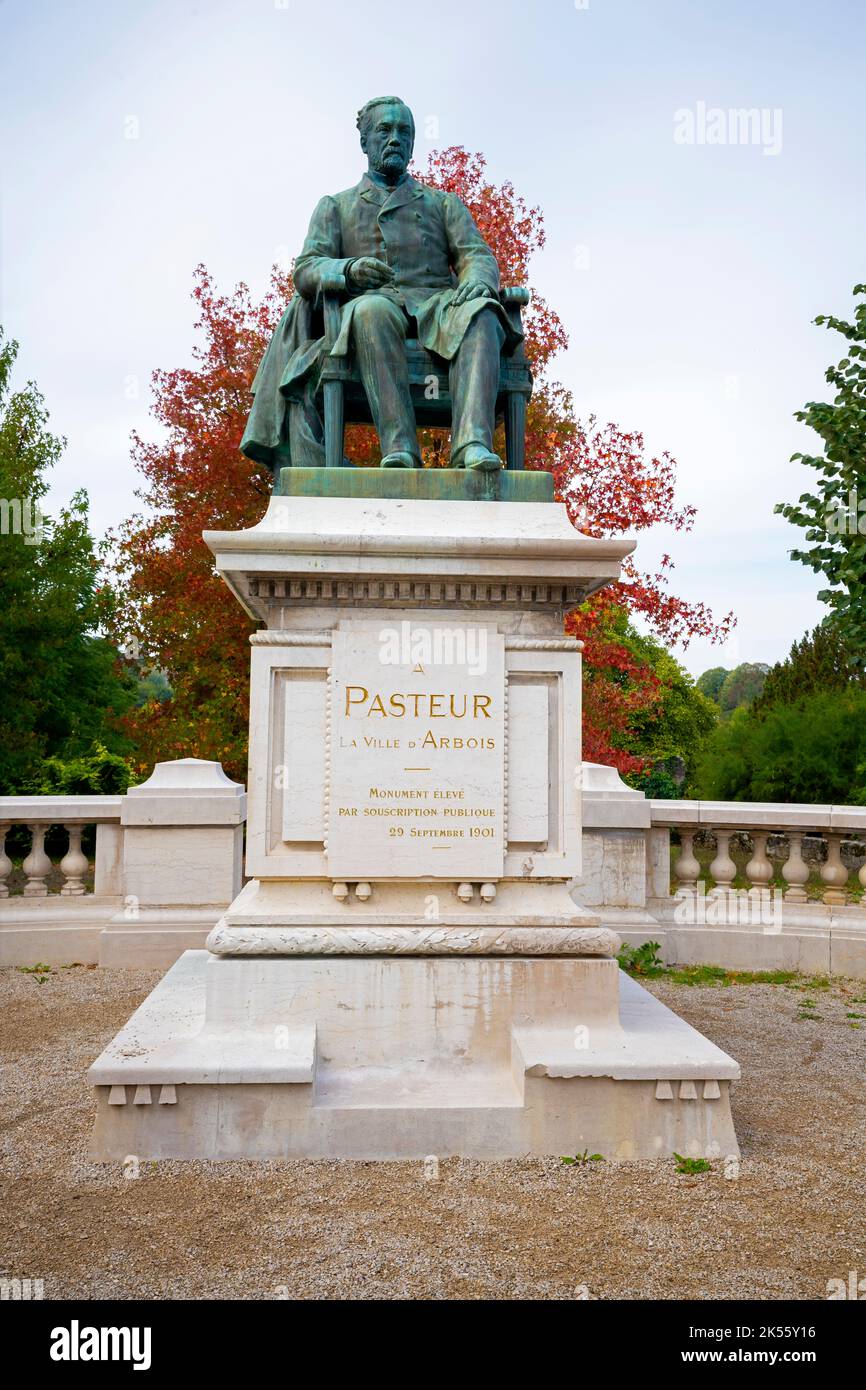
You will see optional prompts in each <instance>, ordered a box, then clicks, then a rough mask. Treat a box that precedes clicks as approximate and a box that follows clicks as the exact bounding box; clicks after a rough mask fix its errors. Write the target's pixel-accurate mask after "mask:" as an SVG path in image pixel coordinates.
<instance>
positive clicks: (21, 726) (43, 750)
mask: <svg viewBox="0 0 866 1390" xmlns="http://www.w3.org/2000/svg"><path fill="white" fill-rule="evenodd" d="M17 351H18V345H17V343H15V342H14V341H12V340H5V339H4V338H3V335H2V330H0V614H2V621H0V670H2V673H3V699H2V702H0V792H6V793H14V792H17V791H21V790H25V789H26V784H27V783H28V781H29V780H31V779H32V778H33V776H34V775H36V772H37V770H38V766H39V764H40V763H41V762H42V760H43V759H44V758H46V757H50V756H52V755H60V756H71V755H75V754H79V753H85V752H89V751H90V750H91V749H92V748H93V746H94V744H95V743H97V742H100V741H101V742H102V743H103V744H104V745H105V747H106V749H107V750H108V751H110V752H114V753H121V754H122V753H123V752H125V751H126V750H127V748H128V747H129V745H128V741H127V740H126V738H125V737H123V736H121V735H120V734H119V733H118V732H117V730H116V728H115V725H114V721H115V719H116V717H118V716H119V715H121V714H122V713H123V712H124V711H125V710H126V709H127V708H128V707H129V705H130V704H131V702H132V699H133V698H134V694H133V692H134V684H133V681H132V679H131V677H130V676H129V675H128V674H127V673H126V671H125V669H124V667H123V663H122V662H120V661H119V659H118V656H117V653H116V651H115V650H114V648H113V647H111V646H110V645H109V644H108V642H106V641H105V640H104V639H103V638H100V637H99V636H98V635H97V631H98V627H99V623H100V619H101V616H102V614H103V611H104V605H105V602H106V597H107V596H105V595H103V594H100V592H99V590H98V587H97V561H96V556H95V552H94V545H93V539H92V537H91V535H90V532H89V530H88V513H87V494H86V493H85V492H76V493H75V495H74V496H73V497H72V499H71V501H70V503H69V505H68V507H65V508H60V509H59V511H58V513H57V515H56V517H54V518H51V517H48V516H45V515H43V514H42V512H41V504H42V502H43V499H44V497H45V494H46V492H47V490H48V480H47V474H48V473H49V470H50V469H51V468H52V467H53V466H54V464H56V462H57V460H58V459H59V458H60V455H61V453H62V451H63V447H64V441H63V440H62V439H59V438H58V437H56V436H55V435H53V434H52V433H51V432H50V430H49V429H48V423H47V422H48V414H47V412H46V410H45V405H44V402H43V400H42V397H41V395H40V394H39V392H38V391H37V389H36V387H35V385H34V384H33V383H32V382H28V383H27V384H26V385H25V386H24V388H23V389H22V390H19V391H13V390H12V389H11V385H10V378H11V373H12V369H13V366H14V363H15V358H16V355H17Z"/></svg>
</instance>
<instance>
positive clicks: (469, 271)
mask: <svg viewBox="0 0 866 1390" xmlns="http://www.w3.org/2000/svg"><path fill="white" fill-rule="evenodd" d="M359 256H375V257H376V258H377V259H378V260H382V261H385V262H387V264H388V265H389V266H390V267H391V269H392V270H393V271H394V279H393V281H391V282H390V283H389V284H388V285H385V286H383V287H382V288H381V289H377V290H366V291H363V290H359V289H353V288H352V287H351V286H350V287H349V288H348V289H347V292H346V293H347V301H346V303H345V304H344V306H343V312H342V319H341V324H340V332H339V335H338V337H337V340H336V342H335V344H334V346H333V348H332V349H331V353H332V355H333V356H335V357H342V356H345V355H347V354H348V352H349V350H350V345H351V336H350V335H351V324H352V316H353V314H354V310H355V305H356V304H357V302H358V300H359V299H360V298H361V296H362V295H363V294H365V293H366V294H383V295H386V296H387V297H388V298H390V299H393V300H395V301H396V302H397V303H398V304H401V305H402V306H403V307H404V308H405V310H406V312H407V314H409V315H410V317H412V318H414V319H415V320H416V322H417V325H418V338H419V340H420V342H421V343H422V345H423V346H424V347H425V348H426V349H427V350H428V352H432V353H435V354H436V355H437V356H438V357H441V358H443V359H444V360H445V361H450V360H451V358H452V357H454V355H455V354H456V352H457V349H458V348H459V347H460V344H461V343H462V341H463V337H464V334H465V333H466V330H467V328H468V327H469V324H470V323H471V322H472V320H473V318H474V317H475V315H476V314H478V313H480V312H481V311H482V310H485V309H486V310H487V311H488V312H495V313H496V314H497V315H498V316H499V319H500V321H501V323H502V326H503V328H504V329H505V331H506V347H505V351H506V352H510V351H511V350H513V348H514V347H515V346H516V344H517V342H518V341H519V338H518V336H517V334H516V333H515V331H514V329H513V328H512V326H511V324H510V323H509V321H508V318H507V316H506V314H505V311H504V309H503V308H502V306H501V304H500V303H499V300H498V297H497V298H493V299H489V298H482V297H478V298H476V299H470V300H467V301H465V302H464V303H463V304H454V303H453V299H454V295H455V293H456V290H457V289H458V288H459V287H460V286H461V285H464V284H466V283H468V282H471V283H473V284H484V285H487V286H488V288H489V289H490V290H492V291H493V294H494V296H498V291H499V267H498V265H497V263H496V257H495V256H494V255H493V252H492V251H491V250H490V248H489V246H488V245H487V243H486V242H485V241H484V238H483V237H482V235H481V233H480V232H479V230H478V228H477V227H476V225H475V223H474V222H473V220H472V217H471V215H470V213H469V210H468V208H467V207H466V206H465V204H464V203H462V202H461V201H460V199H459V198H458V197H457V196H456V194H454V193H446V192H443V191H442V190H441V189H438V188H429V187H428V186H427V185H426V184H422V183H419V182H418V180H417V179H413V178H412V177H411V176H409V175H406V176H405V177H404V178H403V179H402V180H401V182H400V183H399V184H398V185H397V187H396V188H395V189H393V190H388V189H386V188H381V187H380V186H379V185H378V184H377V183H376V182H375V181H374V180H373V179H371V178H370V176H369V175H368V174H365V175H364V177H363V178H362V179H361V181H360V183H358V184H356V186H355V187H354V188H349V189H346V190H345V192H343V193H337V194H334V195H333V196H328V197H325V198H322V200H321V202H320V203H319V204H318V206H317V208H316V210H315V212H314V213H313V217H312V220H311V222H310V229H309V231H308V233H307V238H306V241H305V242H304V247H303V250H302V251H301V254H300V256H299V257H298V259H297V261H296V263H295V271H294V275H295V287H296V289H297V291H298V293H297V294H296V295H295V297H294V298H293V299H292V301H291V303H290V304H289V306H288V308H287V309H286V312H285V313H284V314H283V317H282V319H281V320H280V323H279V324H278V325H277V329H276V331H275V333H274V335H273V338H272V339H271V342H270V344H269V346H268V349H267V351H266V353H265V355H264V357H263V358H262V361H261V364H260V366H259V370H258V372H257V373H256V378H255V381H254V382H253V387H252V389H253V392H254V396H255V399H254V403H253V408H252V410H251V411H250V416H249V420H248V421H247V428H246V431H245V433H244V437H243V441H242V443H241V449H242V450H243V452H244V453H245V454H246V455H247V456H248V457H249V458H253V459H257V460H258V461H259V462H262V463H267V464H268V465H269V466H270V467H274V466H276V464H277V463H278V462H284V463H288V462H289V461H291V463H293V464H294V465H295V466H296V467H300V466H305V467H315V466H321V465H322V464H323V463H324V447H323V433H322V426H321V420H320V419H319V416H318V412H317V410H316V405H315V386H316V379H317V376H318V371H317V368H318V366H319V364H320V362H321V359H322V356H323V355H324V352H325V351H326V345H325V342H324V339H323V337H322V327H321V314H320V313H319V312H318V311H319V307H320V306H319V298H320V292H321V285H322V279H323V277H324V276H325V275H328V274H331V275H332V274H334V273H340V274H345V273H346V268H347V266H348V264H349V262H350V261H352V260H354V259H355V258H356V257H359Z"/></svg>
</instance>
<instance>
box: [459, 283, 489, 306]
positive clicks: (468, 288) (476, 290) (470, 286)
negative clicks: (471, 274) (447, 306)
mask: <svg viewBox="0 0 866 1390" xmlns="http://www.w3.org/2000/svg"><path fill="white" fill-rule="evenodd" d="M493 297H494V295H493V290H492V289H491V288H490V286H489V285H485V284H484V283H483V281H481V280H467V282H466V284H465V285H461V286H460V288H459V290H458V291H457V293H456V294H455V296H454V298H453V299H452V301H451V303H452V304H466V303H468V301H469V300H470V299H493Z"/></svg>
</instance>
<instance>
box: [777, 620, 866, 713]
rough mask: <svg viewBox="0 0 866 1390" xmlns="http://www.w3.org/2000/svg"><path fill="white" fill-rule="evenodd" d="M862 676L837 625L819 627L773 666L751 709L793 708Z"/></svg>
mask: <svg viewBox="0 0 866 1390" xmlns="http://www.w3.org/2000/svg"><path fill="white" fill-rule="evenodd" d="M862 680H863V675H862V673H861V671H860V669H859V668H858V666H857V664H856V663H855V662H854V660H853V659H852V657H851V653H850V652H849V650H848V648H847V647H846V645H845V643H844V641H843V640H842V636H841V633H840V631H839V628H838V626H837V625H836V624H835V623H832V622H825V623H821V624H819V626H818V627H816V628H815V630H814V632H811V633H807V634H806V636H805V637H802V638H801V639H800V641H799V642H795V643H794V644H793V646H792V647H791V650H790V652H789V654H788V656H787V657H786V658H785V660H784V661H779V662H777V663H776V665H775V666H773V667H772V668H771V670H770V672H769V674H768V676H767V679H766V681H765V682H764V688H763V690H762V691H761V694H760V695H759V696H758V698H757V700H755V702H754V704H753V706H752V709H753V712H754V713H755V714H762V713H763V712H765V711H766V710H768V709H770V708H771V707H772V706H774V705H790V704H793V703H794V702H795V701H796V700H800V699H802V698H803V697H804V696H806V695H812V694H813V693H814V692H815V691H822V690H845V689H847V688H848V687H849V686H850V685H851V684H852V683H857V684H859V683H861V682H862Z"/></svg>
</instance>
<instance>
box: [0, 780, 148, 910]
mask: <svg viewBox="0 0 866 1390" xmlns="http://www.w3.org/2000/svg"><path fill="white" fill-rule="evenodd" d="M122 800H123V798H122V797H120V796H2V797H0V898H8V897H10V896H13V897H14V896H15V895H16V894H15V891H14V890H12V891H11V892H10V886H9V882H8V880H9V878H10V875H11V873H12V867H13V866H12V860H11V859H10V858H9V856H8V854H7V853H6V839H7V837H8V835H9V832H10V830H12V828H13V827H18V826H21V827H24V828H26V830H27V832H28V833H29V836H30V848H29V852H28V854H27V855H26V856H25V857H24V859H23V861H22V864H21V868H22V870H23V872H24V883H23V885H22V887H21V888H20V893H21V896H22V897H25V898H44V897H47V896H48V894H49V891H50V890H49V884H48V878H49V875H50V874H51V872H52V869H53V868H54V865H53V864H52V862H51V860H50V859H49V857H48V855H47V854H46V852H45V837H46V835H47V833H48V831H49V830H50V829H51V828H52V827H53V826H61V827H62V828H63V830H64V831H65V832H66V834H67V836H68V848H67V849H66V852H65V853H64V855H63V857H62V858H61V859H60V862H59V864H58V865H57V868H58V869H59V871H60V875H61V879H62V882H61V883H60V885H59V886H58V887H57V888H56V889H55V890H54V891H56V892H58V893H59V895H60V896H61V897H64V898H77V897H82V896H83V895H84V894H85V893H86V892H88V891H90V892H93V893H95V894H98V895H104V894H106V893H109V894H110V893H111V892H112V891H113V887H114V879H115V875H116V867H117V847H118V841H119V834H120V809H121V803H122ZM87 826H94V827H95V830H96V857H95V864H94V876H93V885H92V888H88V886H87V885H86V884H85V878H86V876H87V875H88V871H89V868H90V865H89V862H88V860H87V857H86V856H85V854H84V853H83V851H82V848H81V837H82V834H83V832H84V830H85V828H86V827H87Z"/></svg>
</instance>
